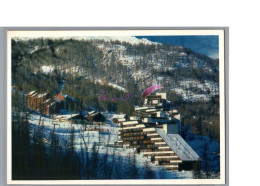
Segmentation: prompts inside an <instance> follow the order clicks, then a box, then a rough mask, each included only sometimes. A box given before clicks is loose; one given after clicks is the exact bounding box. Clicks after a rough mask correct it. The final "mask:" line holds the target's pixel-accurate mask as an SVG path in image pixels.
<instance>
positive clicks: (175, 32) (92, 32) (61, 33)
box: [7, 29, 226, 185]
mask: <svg viewBox="0 0 260 186" xmlns="http://www.w3.org/2000/svg"><path fill="white" fill-rule="evenodd" d="M142 35H157V36H158V35H165V36H166V35H218V36H219V91H220V179H163V180H162V179H153V180H57V181H45V180H41V181H13V180H12V179H11V171H12V170H11V38H12V37H30V38H37V37H75V36H81V37H83V36H142ZM224 44H225V43H224V29H219V30H199V29H198V30H185V29H183V30H171V29H169V30H160V29H158V30H137V29H136V30H116V29H115V30H98V29H96V30H89V31H8V36H7V46H8V54H7V183H8V184H70V185H71V184H92V185H93V184H109V185H110V184H112V185H115V184H117V185H119V184H120V185H122V184H137V183H138V184H140V185H141V184H150V185H151V184H152V185H154V184H225V180H226V179H225V178H226V170H225V169H226V166H225V160H226V158H225V155H226V152H225V149H226V144H225V142H226V139H225V133H226V131H225V127H226V122H225V118H226V111H225V105H226V103H225V59H224V51H225V49H224Z"/></svg>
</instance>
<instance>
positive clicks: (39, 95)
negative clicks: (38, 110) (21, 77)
mask: <svg viewBox="0 0 260 186" xmlns="http://www.w3.org/2000/svg"><path fill="white" fill-rule="evenodd" d="M46 95H47V93H43V94H38V96H37V98H41V97H43V96H46Z"/></svg>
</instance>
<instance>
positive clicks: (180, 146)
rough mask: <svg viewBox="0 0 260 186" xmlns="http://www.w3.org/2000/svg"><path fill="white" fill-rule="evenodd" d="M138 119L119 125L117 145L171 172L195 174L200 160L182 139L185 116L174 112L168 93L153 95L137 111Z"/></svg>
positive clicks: (120, 122)
mask: <svg viewBox="0 0 260 186" xmlns="http://www.w3.org/2000/svg"><path fill="white" fill-rule="evenodd" d="M134 115H135V116H131V117H130V120H128V121H126V120H125V119H121V120H120V121H119V126H120V127H119V136H118V138H119V140H118V143H119V144H122V145H123V146H126V147H127V148H136V151H137V153H142V154H143V155H144V156H146V157H148V158H150V159H151V161H152V162H155V163H156V165H158V166H165V167H166V169H168V170H182V169H185V170H192V169H193V167H194V166H196V165H199V162H200V160H201V159H200V157H199V156H198V155H197V153H196V152H195V151H194V150H193V149H192V148H191V147H190V146H189V145H188V144H187V143H186V142H185V140H184V139H183V138H182V137H181V131H182V118H183V117H182V115H181V114H180V113H178V111H177V110H173V109H171V106H170V102H169V101H167V99H166V93H154V94H151V95H149V96H147V97H146V98H145V99H144V104H143V107H136V108H135V114H134Z"/></svg>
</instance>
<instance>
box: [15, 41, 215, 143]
mask: <svg viewBox="0 0 260 186" xmlns="http://www.w3.org/2000/svg"><path fill="white" fill-rule="evenodd" d="M118 39H119V40H117V38H116V37H95V38H91V37H89V38H76V39H70V38H63V39H51V38H49V39H42V38H41V39H33V40H29V39H25V40H19V39H15V40H13V41H12V72H13V74H12V86H14V87H15V89H17V90H19V91H24V92H29V91H30V90H37V91H39V92H49V93H50V94H51V95H53V96H54V95H55V94H56V93H58V92H60V91H61V86H60V85H61V84H63V86H64V87H63V86H62V91H64V92H66V93H67V94H69V95H71V96H73V97H75V98H76V99H77V100H79V102H80V108H78V110H82V109H83V110H84V109H89V108H95V109H98V110H101V111H112V112H124V113H127V114H128V115H131V112H132V109H133V106H134V105H140V104H141V99H140V95H141V92H142V91H143V90H144V89H145V88H147V87H148V86H150V85H151V84H155V83H157V84H161V85H162V86H163V87H164V89H163V91H165V92H167V95H169V97H168V98H169V100H170V101H171V103H172V106H173V107H176V108H177V109H179V110H180V111H181V113H183V114H184V118H185V120H184V124H191V125H192V130H193V132H196V133H198V134H201V135H202V134H203V135H207V136H210V137H212V138H214V139H215V140H217V141H219V113H218V112H219V104H218V94H219V82H218V72H219V69H218V60H213V59H211V58H209V57H207V56H205V55H201V54H198V53H195V52H193V51H191V50H190V49H188V48H184V47H181V46H171V45H164V44H159V43H153V42H150V41H148V40H146V39H137V38H135V37H131V38H129V37H128V38H124V37H121V38H118ZM126 41H128V42H126ZM64 82H66V83H65V84H64ZM101 89H103V90H106V91H108V92H109V96H110V97H113V96H114V97H115V96H117V97H120V96H123V95H124V94H126V93H131V94H134V95H135V97H134V99H133V100H132V102H126V103H123V102H101V101H100V100H98V97H99V95H100V91H101ZM202 126H203V127H202Z"/></svg>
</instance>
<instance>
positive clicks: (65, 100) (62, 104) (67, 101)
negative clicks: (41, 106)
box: [53, 92, 77, 111]
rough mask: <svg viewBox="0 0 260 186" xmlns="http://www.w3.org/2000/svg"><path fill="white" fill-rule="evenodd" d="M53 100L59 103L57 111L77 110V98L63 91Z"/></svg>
mask: <svg viewBox="0 0 260 186" xmlns="http://www.w3.org/2000/svg"><path fill="white" fill-rule="evenodd" d="M53 100H54V101H55V102H56V103H57V108H56V109H57V111H60V109H64V110H75V106H76V105H77V101H76V99H74V98H72V97H70V96H68V95H67V94H64V93H62V92H61V93H59V94H58V95H56V96H55V97H54V98H53Z"/></svg>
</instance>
